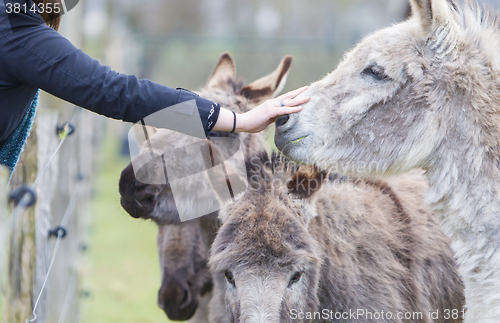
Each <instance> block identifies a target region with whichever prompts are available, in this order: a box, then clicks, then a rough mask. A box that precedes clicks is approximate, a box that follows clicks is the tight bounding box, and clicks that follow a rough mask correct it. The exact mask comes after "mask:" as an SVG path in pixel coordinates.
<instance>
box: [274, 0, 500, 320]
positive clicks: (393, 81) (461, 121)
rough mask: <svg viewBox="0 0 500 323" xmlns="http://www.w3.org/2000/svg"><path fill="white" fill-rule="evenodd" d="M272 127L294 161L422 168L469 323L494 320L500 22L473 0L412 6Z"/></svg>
mask: <svg viewBox="0 0 500 323" xmlns="http://www.w3.org/2000/svg"><path fill="white" fill-rule="evenodd" d="M411 6H412V11H413V13H414V14H413V16H412V17H411V18H410V19H409V20H407V21H405V22H403V23H400V24H397V25H394V26H392V27H389V28H386V29H383V30H381V31H378V32H376V33H374V34H373V35H371V36H368V37H367V38H366V39H364V40H363V41H362V42H361V43H360V44H359V45H358V46H356V47H355V48H354V49H353V50H352V51H351V52H350V53H348V54H347V55H346V56H345V59H344V61H343V62H342V63H341V64H340V65H339V66H338V67H337V69H336V70H334V71H333V72H332V73H331V74H329V75H328V76H326V77H325V78H324V79H323V80H321V81H318V82H316V83H314V84H312V85H311V87H310V91H309V92H308V93H305V94H304V95H310V96H311V100H310V101H309V102H308V103H307V104H305V105H304V108H303V110H302V111H301V112H300V113H298V114H296V115H292V116H290V117H289V118H286V117H284V118H281V119H279V120H278V121H277V123H276V124H277V134H276V137H275V142H276V145H277V146H278V148H279V149H280V150H282V151H283V153H284V154H285V155H287V156H288V157H290V158H292V159H293V160H296V161H299V162H304V163H311V164H316V165H318V166H320V167H321V168H323V169H331V168H334V169H336V170H337V171H340V172H344V173H348V174H357V175H360V176H374V177H376V176H387V175H391V174H399V173H403V172H406V171H408V170H410V169H412V168H420V167H421V168H423V169H425V170H426V176H427V178H428V180H429V187H430V188H429V191H428V193H427V196H426V203H428V204H429V205H430V206H431V207H432V208H433V209H434V210H435V211H436V214H437V215H438V216H439V218H440V220H441V221H440V222H441V227H442V229H443V230H444V232H445V234H447V235H448V236H450V237H451V238H452V239H453V243H452V245H451V246H452V249H453V251H454V252H455V256H456V257H457V263H458V265H459V272H460V274H461V276H462V278H463V280H464V284H465V296H466V307H467V311H466V318H465V321H466V322H468V323H479V322H481V323H484V322H500V108H499V102H500V54H499V53H500V19H499V18H498V16H497V14H496V13H494V12H492V11H491V10H490V9H487V8H481V7H479V5H477V4H472V3H470V2H469V1H465V4H463V1H460V2H458V1H457V2H455V1H446V0H412V1H411Z"/></svg>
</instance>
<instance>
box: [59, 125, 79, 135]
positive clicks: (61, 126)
mask: <svg viewBox="0 0 500 323" xmlns="http://www.w3.org/2000/svg"><path fill="white" fill-rule="evenodd" d="M66 126H68V136H71V135H72V134H73V133H74V132H75V130H76V128H75V125H74V124H72V123H70V122H66V123H63V124H62V125H60V126H57V128H56V133H57V135H58V136H59V135H61V134H62V133H63V131H64V128H65V127H66Z"/></svg>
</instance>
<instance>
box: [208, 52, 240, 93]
mask: <svg viewBox="0 0 500 323" xmlns="http://www.w3.org/2000/svg"><path fill="white" fill-rule="evenodd" d="M235 78H236V65H235V64H234V60H233V57H232V56H231V54H229V53H228V52H225V53H223V54H222V55H221V56H220V58H219V62H217V65H216V66H215V69H214V71H213V72H212V74H210V76H209V77H208V82H207V87H208V88H223V87H225V86H226V85H227V84H229V81H231V80H234V79H235Z"/></svg>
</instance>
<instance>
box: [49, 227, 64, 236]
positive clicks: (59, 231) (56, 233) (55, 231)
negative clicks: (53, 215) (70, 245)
mask: <svg viewBox="0 0 500 323" xmlns="http://www.w3.org/2000/svg"><path fill="white" fill-rule="evenodd" d="M66 234H68V232H67V231H66V228H64V227H61V226H59V227H56V228H54V229H52V230H50V231H49V238H51V237H55V238H59V237H60V238H61V239H62V238H64V237H65V236H66Z"/></svg>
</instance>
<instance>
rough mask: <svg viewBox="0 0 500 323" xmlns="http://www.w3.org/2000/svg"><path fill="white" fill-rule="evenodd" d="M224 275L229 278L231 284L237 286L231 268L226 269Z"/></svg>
mask: <svg viewBox="0 0 500 323" xmlns="http://www.w3.org/2000/svg"><path fill="white" fill-rule="evenodd" d="M224 277H226V280H227V282H228V283H230V284H231V285H233V286H234V287H236V284H235V282H234V277H233V274H232V273H231V272H230V271H229V270H226V271H225V272H224Z"/></svg>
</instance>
